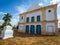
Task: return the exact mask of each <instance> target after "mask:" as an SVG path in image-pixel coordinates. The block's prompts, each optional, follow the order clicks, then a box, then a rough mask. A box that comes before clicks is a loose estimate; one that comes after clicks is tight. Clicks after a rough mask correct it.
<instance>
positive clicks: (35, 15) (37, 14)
mask: <svg viewBox="0 0 60 45" xmlns="http://www.w3.org/2000/svg"><path fill="white" fill-rule="evenodd" d="M39 15H40V17H41V21H42V12H41V11H37V12H34V13H31V14H27V15H26V18H27V17H29V18H30V20H29V22H31V17H33V16H34V17H35V22H36V21H37V16H39ZM26 18H25V21H26Z"/></svg>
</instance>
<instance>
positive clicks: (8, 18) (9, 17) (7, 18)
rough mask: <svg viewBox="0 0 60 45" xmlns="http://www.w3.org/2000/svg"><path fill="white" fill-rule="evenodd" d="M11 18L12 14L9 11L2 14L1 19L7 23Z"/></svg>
mask: <svg viewBox="0 0 60 45" xmlns="http://www.w3.org/2000/svg"><path fill="white" fill-rule="evenodd" d="M11 18H12V16H11V15H10V14H9V13H7V14H4V17H3V18H2V19H3V20H4V22H5V23H6V25H7V24H9V22H10V21H11Z"/></svg>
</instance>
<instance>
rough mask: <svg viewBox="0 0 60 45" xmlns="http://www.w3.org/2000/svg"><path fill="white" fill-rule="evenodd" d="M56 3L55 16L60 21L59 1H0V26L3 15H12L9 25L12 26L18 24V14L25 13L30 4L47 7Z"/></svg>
mask: <svg viewBox="0 0 60 45" xmlns="http://www.w3.org/2000/svg"><path fill="white" fill-rule="evenodd" d="M56 3H58V6H57V15H58V19H59V20H60V0H0V25H1V24H2V23H3V20H2V17H3V16H4V14H5V13H10V14H11V15H12V19H11V24H12V25H13V26H14V25H17V23H18V20H19V19H18V18H19V14H20V13H23V12H25V11H27V9H28V8H29V7H30V6H31V5H32V4H39V5H42V6H47V5H52V4H56ZM59 22H60V21H59Z"/></svg>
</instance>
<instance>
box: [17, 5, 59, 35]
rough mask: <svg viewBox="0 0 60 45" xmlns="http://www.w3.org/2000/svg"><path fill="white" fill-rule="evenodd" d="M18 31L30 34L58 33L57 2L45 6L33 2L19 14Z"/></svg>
mask: <svg viewBox="0 0 60 45" xmlns="http://www.w3.org/2000/svg"><path fill="white" fill-rule="evenodd" d="M18 31H19V32H22V33H27V34H32V35H34V34H36V35H56V34H58V19H57V4H53V5H49V6H45V7H43V6H40V5H38V4H33V5H32V6H31V7H30V8H29V9H28V10H27V11H26V12H24V13H21V14H20V15H19V29H18Z"/></svg>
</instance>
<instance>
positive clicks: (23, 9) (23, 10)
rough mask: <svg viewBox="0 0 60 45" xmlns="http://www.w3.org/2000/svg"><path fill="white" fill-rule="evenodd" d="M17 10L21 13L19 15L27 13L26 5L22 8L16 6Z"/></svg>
mask: <svg viewBox="0 0 60 45" xmlns="http://www.w3.org/2000/svg"><path fill="white" fill-rule="evenodd" d="M16 10H17V11H18V12H19V13H23V12H26V10H27V9H26V6H25V5H21V6H16Z"/></svg>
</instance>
